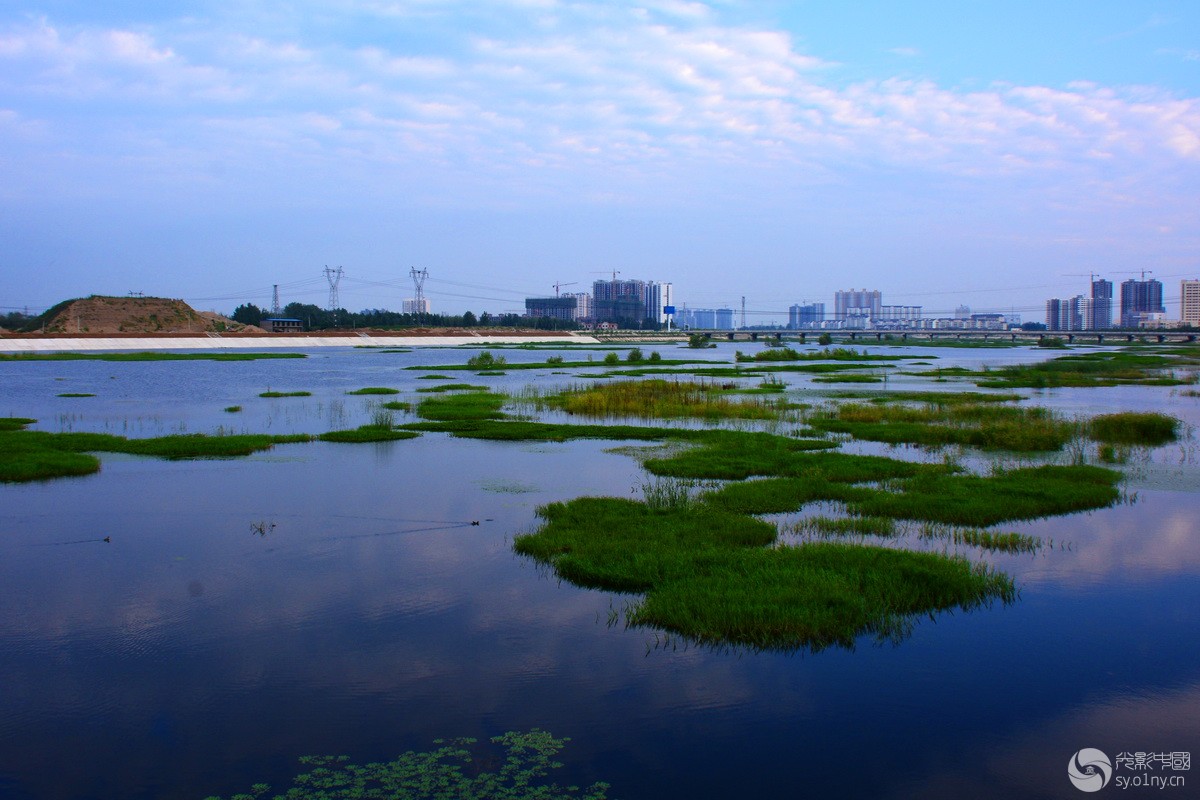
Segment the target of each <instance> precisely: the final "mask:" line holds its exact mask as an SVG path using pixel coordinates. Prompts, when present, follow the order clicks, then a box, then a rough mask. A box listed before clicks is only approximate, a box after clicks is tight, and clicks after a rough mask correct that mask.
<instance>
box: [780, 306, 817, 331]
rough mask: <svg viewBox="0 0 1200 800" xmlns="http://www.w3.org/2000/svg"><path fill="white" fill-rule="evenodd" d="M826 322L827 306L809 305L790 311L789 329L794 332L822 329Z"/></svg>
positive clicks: (796, 307)
mask: <svg viewBox="0 0 1200 800" xmlns="http://www.w3.org/2000/svg"><path fill="white" fill-rule="evenodd" d="M824 322H825V304H824V303H808V304H805V305H795V306H792V307H790V308H789V309H788V328H790V329H791V330H794V331H798V330H806V329H814V328H820V327H821V325H822V323H824Z"/></svg>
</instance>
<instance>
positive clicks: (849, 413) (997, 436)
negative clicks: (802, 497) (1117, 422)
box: [809, 403, 1078, 452]
mask: <svg viewBox="0 0 1200 800" xmlns="http://www.w3.org/2000/svg"><path fill="white" fill-rule="evenodd" d="M809 424H810V425H812V426H813V427H814V428H817V429H818V430H823V431H829V432H833V433H846V434H849V435H851V436H853V437H854V438H856V439H864V440H867V441H872V442H887V443H889V444H919V445H924V446H927V447H940V446H944V445H963V446H970V447H978V448H981V449H984V450H1008V451H1013V452H1039V451H1054V450H1060V449H1062V447H1063V446H1064V445H1065V444H1066V443H1067V442H1069V441H1070V440H1071V439H1072V437H1074V436H1075V434H1076V433H1077V431H1078V426H1077V425H1076V424H1075V423H1073V422H1071V421H1069V420H1064V419H1061V418H1060V417H1058V416H1057V415H1055V414H1053V413H1052V412H1050V411H1048V410H1046V409H1044V408H1028V407H1023V406H1005V405H999V404H997V403H988V404H982V403H981V404H971V403H950V404H936V403H929V404H925V405H918V406H912V405H901V404H889V403H872V404H865V403H843V404H841V405H839V406H837V407H835V408H834V409H832V410H829V411H825V412H822V413H819V414H815V415H813V417H812V418H811V419H810V420H809Z"/></svg>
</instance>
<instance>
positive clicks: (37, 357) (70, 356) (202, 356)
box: [0, 351, 307, 361]
mask: <svg viewBox="0 0 1200 800" xmlns="http://www.w3.org/2000/svg"><path fill="white" fill-rule="evenodd" d="M264 358H307V356H306V355H305V354H304V353H169V352H162V351H153V352H143V353H6V354H0V361H257V360H260V359H264Z"/></svg>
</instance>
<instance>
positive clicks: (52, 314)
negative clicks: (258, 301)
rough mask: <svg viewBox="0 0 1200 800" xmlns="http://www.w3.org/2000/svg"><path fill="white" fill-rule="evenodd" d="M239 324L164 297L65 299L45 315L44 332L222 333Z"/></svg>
mask: <svg viewBox="0 0 1200 800" xmlns="http://www.w3.org/2000/svg"><path fill="white" fill-rule="evenodd" d="M245 327H246V326H244V325H240V324H238V323H236V322H234V321H233V320H231V319H228V318H227V317H222V316H221V315H220V314H214V313H212V312H204V313H198V312H197V311H196V310H195V309H193V308H192V307H191V306H189V305H188V304H187V303H185V302H183V301H182V300H170V299H168V298H165V297H104V296H102V295H92V296H91V297H88V298H84V299H82V300H68V301H67V302H65V303H60V304H59V306H57V307H55V308H53V309H51V310H50V311H49V312H47V318H46V321H45V331H46V333H55V334H72V333H93V334H94V333H224V332H235V331H241V330H243V329H244V328H245Z"/></svg>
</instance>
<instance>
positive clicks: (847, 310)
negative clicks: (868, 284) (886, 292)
mask: <svg viewBox="0 0 1200 800" xmlns="http://www.w3.org/2000/svg"><path fill="white" fill-rule="evenodd" d="M882 305H883V294H882V292H880V291H879V290H875V291H867V290H866V289H860V290H857V291H856V290H853V289H851V290H848V291H839V292H834V295H833V318H834V320H836V321H839V322H849V321H850V320H852V319H854V318H857V317H865V318H866V321H868V322H869V321H870V320H873V319H876V318H877V317H878V316H879V313H880V310H881V306H882Z"/></svg>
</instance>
